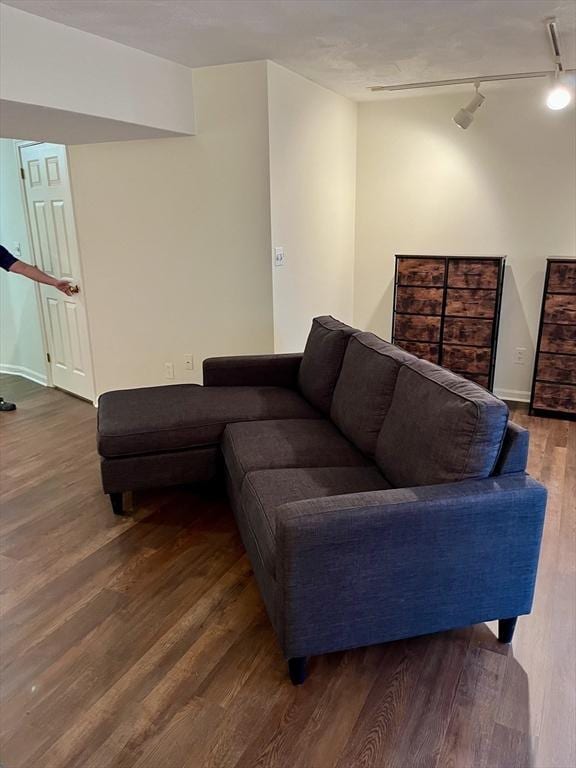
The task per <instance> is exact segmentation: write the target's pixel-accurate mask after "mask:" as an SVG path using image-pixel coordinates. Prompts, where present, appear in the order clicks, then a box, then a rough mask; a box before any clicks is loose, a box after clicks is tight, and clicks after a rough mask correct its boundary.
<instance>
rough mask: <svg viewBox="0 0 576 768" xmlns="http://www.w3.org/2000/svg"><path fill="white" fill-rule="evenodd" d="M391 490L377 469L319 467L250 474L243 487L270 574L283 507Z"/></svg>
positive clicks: (245, 504)
mask: <svg viewBox="0 0 576 768" xmlns="http://www.w3.org/2000/svg"><path fill="white" fill-rule="evenodd" d="M389 487H390V486H389V485H388V483H387V482H386V480H385V479H384V478H383V477H382V475H381V473H380V472H379V471H378V470H377V469H376V467H315V468H311V469H265V470H260V471H259V472H249V473H248V474H247V475H246V477H245V478H244V483H243V484H242V493H241V499H242V510H243V515H244V516H245V518H246V520H247V523H248V525H249V526H250V529H251V531H252V532H253V536H254V538H255V540H256V541H257V542H258V547H259V551H260V555H261V557H262V560H263V562H264V564H265V565H266V568H267V570H268V571H269V573H271V574H272V575H274V574H275V572H276V560H277V558H276V543H275V537H276V516H277V511H278V509H279V508H280V509H282V507H281V505H282V504H287V503H288V502H292V501H301V500H302V499H316V498H319V497H321V496H338V495H340V494H343V493H355V492H357V491H377V490H384V489H386V488H389Z"/></svg>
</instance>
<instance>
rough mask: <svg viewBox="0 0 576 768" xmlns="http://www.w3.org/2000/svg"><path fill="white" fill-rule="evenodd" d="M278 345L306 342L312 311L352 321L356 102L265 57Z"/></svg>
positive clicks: (294, 347)
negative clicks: (279, 260) (279, 262)
mask: <svg viewBox="0 0 576 768" xmlns="http://www.w3.org/2000/svg"><path fill="white" fill-rule="evenodd" d="M268 101H269V122H270V200H271V215H272V246H273V247H275V246H276V247H278V246H282V247H284V249H285V253H286V260H287V261H286V265H285V266H282V267H274V268H273V281H274V344H275V349H276V351H277V352H292V351H298V350H301V349H303V347H304V343H305V341H306V337H307V335H308V331H309V329H310V322H311V319H312V317H314V316H315V315H320V314H327V313H331V314H334V315H336V317H339V318H340V319H342V320H345V321H348V322H351V321H352V301H353V272H354V197H355V187H356V180H355V174H356V104H354V103H353V102H351V101H349V100H348V99H346V98H344V97H343V96H339V95H337V94H335V93H332V91H328V90H326V89H325V88H322V87H321V86H319V85H316V84H315V83H312V82H310V81H309V80H306V79H305V78H303V77H301V76H300V75H297V74H295V73H294V72H291V71H289V70H287V69H285V68H284V67H280V66H278V65H277V64H273V63H272V62H269V63H268Z"/></svg>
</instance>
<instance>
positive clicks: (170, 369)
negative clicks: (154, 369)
mask: <svg viewBox="0 0 576 768" xmlns="http://www.w3.org/2000/svg"><path fill="white" fill-rule="evenodd" d="M164 376H165V377H166V378H167V379H173V378H174V363H164Z"/></svg>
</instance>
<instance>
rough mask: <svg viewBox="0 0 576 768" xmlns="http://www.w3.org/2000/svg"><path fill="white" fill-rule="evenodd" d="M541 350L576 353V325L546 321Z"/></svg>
mask: <svg viewBox="0 0 576 768" xmlns="http://www.w3.org/2000/svg"><path fill="white" fill-rule="evenodd" d="M540 350H541V352H560V353H564V354H568V355H576V325H560V324H559V323H558V324H557V323H544V324H543V326H542V338H541V339H540Z"/></svg>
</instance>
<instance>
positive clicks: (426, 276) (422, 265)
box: [397, 257, 446, 286]
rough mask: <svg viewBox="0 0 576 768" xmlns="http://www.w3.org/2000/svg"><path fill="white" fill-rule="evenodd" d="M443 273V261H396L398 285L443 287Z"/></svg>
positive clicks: (406, 259) (404, 259) (444, 267)
mask: <svg viewBox="0 0 576 768" xmlns="http://www.w3.org/2000/svg"><path fill="white" fill-rule="evenodd" d="M445 273H446V261H445V260H444V259H424V258H423V259H408V258H403V257H400V258H399V259H398V274H397V283H398V285H426V286H427V285H430V286H443V285H444V276H445Z"/></svg>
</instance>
